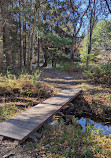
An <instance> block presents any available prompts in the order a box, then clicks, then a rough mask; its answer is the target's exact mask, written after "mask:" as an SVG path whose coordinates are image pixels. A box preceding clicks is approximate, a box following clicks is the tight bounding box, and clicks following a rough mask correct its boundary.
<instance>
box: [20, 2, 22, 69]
mask: <svg viewBox="0 0 111 158" xmlns="http://www.w3.org/2000/svg"><path fill="white" fill-rule="evenodd" d="M20 6H21V2H20V0H19V7H20ZM19 31H20V32H19V48H20V49H19V51H20V68H22V44H21V41H22V35H21V32H22V31H21V12H20V10H19Z"/></svg>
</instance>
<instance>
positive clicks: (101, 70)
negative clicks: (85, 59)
mask: <svg viewBox="0 0 111 158" xmlns="http://www.w3.org/2000/svg"><path fill="white" fill-rule="evenodd" d="M84 76H85V77H87V78H90V79H92V80H94V81H95V82H98V83H105V84H108V85H110V84H111V63H110V62H107V63H104V64H103V63H102V64H96V65H89V67H88V70H85V71H84Z"/></svg>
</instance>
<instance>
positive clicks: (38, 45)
mask: <svg viewBox="0 0 111 158" xmlns="http://www.w3.org/2000/svg"><path fill="white" fill-rule="evenodd" d="M39 47H40V44H39V37H38V41H37V56H38V58H37V66H38V68H39V53H40V52H39Z"/></svg>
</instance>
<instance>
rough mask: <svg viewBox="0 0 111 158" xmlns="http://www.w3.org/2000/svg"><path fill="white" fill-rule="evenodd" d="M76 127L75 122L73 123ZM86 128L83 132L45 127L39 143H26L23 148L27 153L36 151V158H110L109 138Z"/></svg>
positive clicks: (75, 128) (60, 125)
mask: <svg viewBox="0 0 111 158" xmlns="http://www.w3.org/2000/svg"><path fill="white" fill-rule="evenodd" d="M75 125H76V122H75ZM90 129H91V127H87V129H86V131H85V132H83V131H82V130H81V128H80V127H79V126H78V127H77V126H73V125H71V124H69V125H67V126H66V125H65V124H64V122H63V121H61V123H60V124H59V125H56V126H53V127H51V128H50V127H47V128H46V129H45V130H44V131H43V136H42V138H41V140H40V142H39V143H32V142H27V144H26V145H25V146H24V147H25V148H27V149H28V151H30V152H32V151H33V153H34V152H35V151H36V155H37V157H38V158H41V157H52V158H74V157H78V158H94V157H97V158H100V157H101V158H104V157H107V158H110V156H111V151H110V147H111V138H110V137H107V136H104V135H102V133H101V132H100V131H99V129H98V130H92V132H90Z"/></svg>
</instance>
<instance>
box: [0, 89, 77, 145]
mask: <svg viewBox="0 0 111 158" xmlns="http://www.w3.org/2000/svg"><path fill="white" fill-rule="evenodd" d="M79 93H80V90H72V89H68V90H62V91H61V93H59V94H57V95H55V96H54V97H51V98H49V99H47V100H45V101H43V102H42V103H41V104H38V105H36V106H35V107H33V108H31V109H28V110H26V111H24V112H22V113H21V114H19V115H17V116H15V117H14V118H12V119H9V120H7V121H6V122H3V123H0V136H1V137H2V136H3V137H9V138H13V139H15V140H16V141H18V142H19V143H22V142H23V141H24V140H25V139H27V138H28V137H29V136H30V135H31V134H33V133H34V132H35V131H36V130H38V129H39V128H40V127H41V126H42V125H43V124H44V123H45V122H46V121H47V120H48V119H49V118H50V117H52V116H53V115H54V114H56V113H57V112H58V111H59V110H60V109H61V108H62V107H63V106H64V105H66V104H67V103H69V102H70V101H71V100H73V99H74V98H75V97H76V96H77V95H78V94H79Z"/></svg>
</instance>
